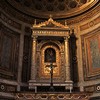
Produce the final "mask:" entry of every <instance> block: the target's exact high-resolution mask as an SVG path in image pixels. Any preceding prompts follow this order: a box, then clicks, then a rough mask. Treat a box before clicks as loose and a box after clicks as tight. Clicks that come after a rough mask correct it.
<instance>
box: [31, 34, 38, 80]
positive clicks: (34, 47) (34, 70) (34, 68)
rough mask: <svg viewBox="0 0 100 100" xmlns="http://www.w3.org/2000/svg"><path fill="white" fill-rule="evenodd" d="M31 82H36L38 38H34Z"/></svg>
mask: <svg viewBox="0 0 100 100" xmlns="http://www.w3.org/2000/svg"><path fill="white" fill-rule="evenodd" d="M32 39H33V41H32V60H31V80H32V81H36V79H35V78H36V44H37V43H36V40H37V37H36V36H32Z"/></svg>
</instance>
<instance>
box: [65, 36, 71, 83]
mask: <svg viewBox="0 0 100 100" xmlns="http://www.w3.org/2000/svg"><path fill="white" fill-rule="evenodd" d="M68 40H69V36H67V37H64V42H65V66H66V82H68V81H71V75H70V58H69V41H68Z"/></svg>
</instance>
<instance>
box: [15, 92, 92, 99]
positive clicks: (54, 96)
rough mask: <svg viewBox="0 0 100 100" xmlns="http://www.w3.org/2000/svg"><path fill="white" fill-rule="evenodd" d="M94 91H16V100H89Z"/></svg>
mask: <svg viewBox="0 0 100 100" xmlns="http://www.w3.org/2000/svg"><path fill="white" fill-rule="evenodd" d="M91 95H92V93H65V92H59V93H58V92H42V93H32V92H22V93H16V99H15V100H89V98H90V96H91Z"/></svg>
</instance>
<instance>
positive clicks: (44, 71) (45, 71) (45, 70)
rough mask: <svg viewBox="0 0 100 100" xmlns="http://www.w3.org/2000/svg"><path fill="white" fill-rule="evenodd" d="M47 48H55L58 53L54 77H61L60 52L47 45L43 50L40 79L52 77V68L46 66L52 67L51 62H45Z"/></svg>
mask: <svg viewBox="0 0 100 100" xmlns="http://www.w3.org/2000/svg"><path fill="white" fill-rule="evenodd" d="M47 48H53V49H54V50H55V51H56V62H54V63H53V65H54V66H56V67H55V68H54V70H53V73H54V77H57V76H59V75H60V50H59V49H58V48H57V47H56V46H54V45H49V44H48V45H47V46H45V47H43V48H42V49H41V67H40V72H41V73H40V77H50V68H48V67H46V66H50V63H49V62H45V61H44V59H45V54H44V53H45V50H46V49H47Z"/></svg>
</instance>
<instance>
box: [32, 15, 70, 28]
mask: <svg viewBox="0 0 100 100" xmlns="http://www.w3.org/2000/svg"><path fill="white" fill-rule="evenodd" d="M42 27H43V28H64V29H68V28H69V27H68V26H67V24H66V21H65V25H63V24H61V23H58V22H56V21H54V20H53V19H52V17H50V18H49V19H48V20H47V21H45V22H41V23H39V24H36V20H35V23H34V25H33V26H32V28H42Z"/></svg>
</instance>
